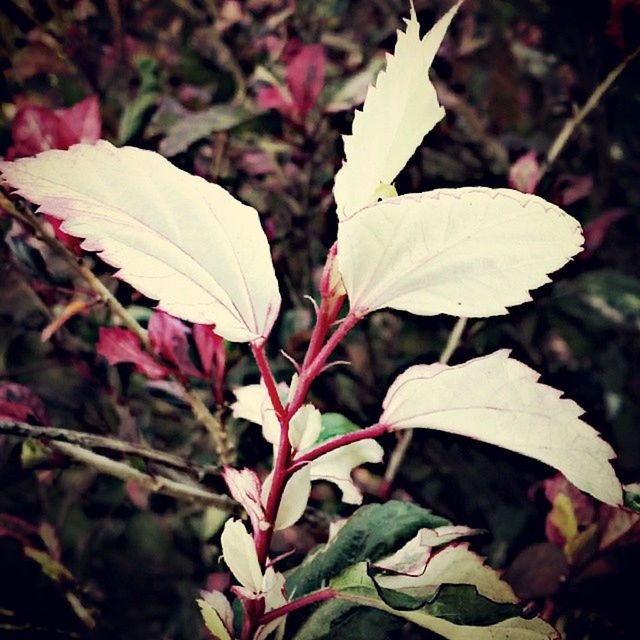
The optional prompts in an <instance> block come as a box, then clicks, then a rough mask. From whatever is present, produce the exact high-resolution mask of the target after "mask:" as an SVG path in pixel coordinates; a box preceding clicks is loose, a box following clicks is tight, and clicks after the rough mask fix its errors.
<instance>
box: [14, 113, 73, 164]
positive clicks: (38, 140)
mask: <svg viewBox="0 0 640 640" xmlns="http://www.w3.org/2000/svg"><path fill="white" fill-rule="evenodd" d="M11 134H12V136H13V141H14V146H13V147H12V149H11V156H12V157H13V158H17V157H24V156H34V155H36V154H37V153H40V152H41V151H47V150H48V149H66V148H67V147H68V146H69V145H70V144H73V133H72V132H71V131H70V129H69V128H68V127H67V125H66V124H64V123H62V122H61V120H60V118H59V117H58V116H57V115H56V113H54V112H53V111H52V110H51V109H47V108H46V107H40V106H38V105H33V104H27V105H24V106H23V107H20V109H18V112H17V113H16V116H15V118H14V119H13V122H12V123H11Z"/></svg>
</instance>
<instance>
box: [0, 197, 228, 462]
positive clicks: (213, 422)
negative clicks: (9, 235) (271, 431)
mask: <svg viewBox="0 0 640 640" xmlns="http://www.w3.org/2000/svg"><path fill="white" fill-rule="evenodd" d="M0 207H2V208H3V209H4V210H5V211H6V212H7V213H8V214H9V215H10V216H12V217H13V218H15V219H16V220H20V221H21V222H22V223H24V224H26V225H27V226H29V227H30V228H31V229H32V231H33V232H34V235H35V236H36V237H37V238H38V239H40V240H42V242H44V243H45V244H46V245H47V246H48V247H49V248H50V249H51V250H52V251H54V252H55V253H57V254H58V255H59V256H60V257H61V258H62V259H63V260H64V261H65V262H66V263H67V264H68V265H69V267H70V268H71V269H72V270H73V271H74V272H75V273H76V274H77V275H78V276H80V277H81V278H82V279H83V280H84V281H85V282H86V283H87V284H88V285H89V287H90V288H91V289H92V290H93V291H95V292H96V294H97V295H98V296H100V298H101V300H102V301H103V302H104V303H105V304H106V305H107V307H108V309H109V310H110V311H111V313H112V314H113V315H115V316H117V317H118V318H119V319H120V320H121V321H122V323H123V324H124V325H125V326H126V327H127V328H128V329H130V330H131V331H132V332H133V333H134V334H135V335H136V336H137V337H138V339H139V340H140V342H141V344H142V346H143V347H144V348H145V349H146V350H147V351H149V352H150V353H151V354H152V355H154V354H153V351H152V349H151V343H150V341H149V335H148V333H147V331H146V329H144V328H143V327H142V326H141V325H140V323H139V322H138V321H137V320H136V319H135V318H134V317H133V316H132V315H131V314H130V313H129V312H128V311H127V310H126V309H125V308H124V307H123V306H122V304H121V303H120V302H119V301H118V299H117V298H116V297H115V296H114V295H113V294H112V293H111V291H109V289H107V287H105V285H104V284H103V283H102V282H101V281H100V279H99V278H98V277H97V276H96V275H95V274H94V273H93V271H91V269H90V268H89V267H88V266H87V265H86V264H84V263H83V262H82V261H81V260H79V259H78V258H77V257H76V256H75V255H74V254H73V253H71V251H69V250H68V249H67V248H66V247H65V246H64V245H63V244H62V243H61V242H60V241H59V240H58V239H57V238H55V237H54V236H53V235H51V233H49V231H48V229H47V228H46V227H45V225H44V224H43V223H42V221H41V220H40V219H39V218H38V216H36V215H35V214H34V213H32V212H31V211H27V210H25V211H19V210H18V209H17V208H16V206H15V205H14V204H13V202H11V200H9V199H8V198H7V197H6V196H5V195H4V194H2V193H0ZM172 379H173V380H175V382H177V383H178V385H179V386H180V387H181V389H182V392H183V396H184V398H185V400H186V401H187V402H188V403H189V406H190V407H191V411H192V413H193V415H194V416H195V418H196V419H197V420H198V421H199V422H201V423H202V424H203V425H204V426H205V427H206V429H207V431H208V432H209V433H210V435H211V438H212V440H213V444H214V447H215V450H216V453H217V454H218V456H219V457H220V461H221V462H222V463H223V464H229V463H230V462H231V461H232V459H233V446H232V443H231V442H230V441H229V439H228V437H227V434H226V432H225V430H224V427H223V425H222V423H221V421H220V420H219V419H218V418H217V417H216V416H214V415H213V414H212V413H211V411H209V409H208V407H207V406H206V405H205V404H204V402H203V401H202V399H201V398H200V396H199V395H198V394H197V393H196V392H194V391H193V389H191V388H189V386H188V385H187V384H185V382H184V380H182V379H180V378H179V377H178V376H172Z"/></svg>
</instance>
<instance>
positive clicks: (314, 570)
mask: <svg viewBox="0 0 640 640" xmlns="http://www.w3.org/2000/svg"><path fill="white" fill-rule="evenodd" d="M448 524H450V522H449V521H448V520H446V519H445V518H441V517H440V516H436V515H434V514H433V513H431V512H430V511H428V510H427V509H423V508H421V507H419V506H417V505H415V504H412V503H409V502H399V501H396V500H391V501H390V502H387V503H385V504H371V505H366V506H364V507H360V508H359V509H358V510H357V511H356V512H355V513H354V514H353V515H352V516H351V517H350V518H349V520H348V521H347V523H346V524H345V525H344V526H343V527H342V529H340V531H339V532H338V533H337V534H336V536H335V537H334V538H333V539H332V540H331V541H330V542H328V543H327V544H326V545H324V546H322V547H320V548H319V549H318V550H316V551H315V552H312V554H311V555H310V556H309V559H308V561H307V562H306V563H305V564H303V565H301V566H300V567H298V568H297V569H295V570H294V571H293V572H292V573H291V574H290V575H289V577H288V579H287V591H288V593H293V591H294V589H295V594H296V596H298V597H299V596H301V595H303V594H305V593H309V592H310V591H313V590H315V589H318V588H320V587H321V586H322V585H323V584H325V583H326V582H327V581H328V580H329V579H330V578H332V577H334V576H336V575H338V574H339V573H340V572H341V571H343V570H344V569H346V568H347V567H349V566H351V565H353V564H356V563H358V562H363V561H375V560H378V559H380V558H382V557H383V556H385V555H389V554H390V553H393V552H394V551H396V550H397V549H399V548H400V547H401V546H402V545H404V544H405V543H406V542H408V541H409V540H410V539H411V538H412V537H413V536H414V535H415V534H416V533H417V532H418V529H421V528H430V529H434V528H436V527H441V526H444V525H448Z"/></svg>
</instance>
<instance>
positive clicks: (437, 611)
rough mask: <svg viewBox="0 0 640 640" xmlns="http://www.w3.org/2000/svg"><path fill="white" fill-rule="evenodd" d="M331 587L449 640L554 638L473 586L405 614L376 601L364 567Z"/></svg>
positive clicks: (450, 589)
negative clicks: (483, 594)
mask: <svg viewBox="0 0 640 640" xmlns="http://www.w3.org/2000/svg"><path fill="white" fill-rule="evenodd" d="M330 584H331V587H332V588H333V589H335V590H336V592H337V598H338V599H342V600H346V601H347V602H351V603H353V604H355V605H359V606H363V607H373V608H375V609H378V610H380V611H384V612H386V613H391V614H393V615H396V616H398V617H400V618H403V619H405V620H408V621H409V622H412V623H414V624H416V625H418V626H419V627H422V628H423V629H429V630H430V631H433V632H435V633H437V634H439V635H441V636H443V637H444V638H448V639H449V640H549V639H551V638H555V637H557V636H556V632H555V630H554V629H553V627H551V626H550V625H549V624H547V623H546V622H544V621H543V620H541V619H540V618H534V619H531V620H526V619H524V618H521V617H517V616H513V615H512V613H513V611H514V609H513V607H514V606H515V605H511V604H509V603H496V602H492V601H490V600H489V599H488V598H485V597H482V596H479V594H478V592H477V589H476V588H475V586H473V585H443V586H446V587H447V588H446V589H445V590H444V591H443V590H442V589H440V590H439V591H438V593H437V594H436V596H435V598H434V600H433V602H432V604H431V605H427V606H426V607H424V608H421V609H418V610H415V611H408V610H401V609H394V608H393V607H390V606H389V605H388V604H386V603H385V602H384V601H383V600H382V599H381V598H380V597H379V594H378V591H377V589H376V586H375V584H374V583H373V581H372V580H371V578H370V577H369V576H368V575H367V567H366V564H365V563H359V564H357V565H355V566H353V567H349V568H348V569H347V570H346V571H344V572H343V573H342V574H340V575H339V576H338V577H336V578H334V579H333V580H332V581H331V583H330ZM461 587H462V588H461ZM468 587H471V589H469V588H468ZM487 601H488V602H487ZM505 604H506V605H507V606H506V607H505ZM430 607H432V608H430ZM323 608H324V606H322V607H320V608H318V610H316V612H314V615H313V616H312V617H315V619H316V624H317V625H318V626H322V625H321V621H322V616H323V615H325V613H324V612H323V611H322V609H323ZM516 608H517V609H518V610H519V608H518V607H516ZM470 620H471V621H476V620H477V621H481V622H482V625H478V624H470V623H469V621H470ZM310 637H312V636H307V638H310ZM336 637H338V636H337V635H336ZM307 638H305V640H307ZM296 640H300V638H297V639H296Z"/></svg>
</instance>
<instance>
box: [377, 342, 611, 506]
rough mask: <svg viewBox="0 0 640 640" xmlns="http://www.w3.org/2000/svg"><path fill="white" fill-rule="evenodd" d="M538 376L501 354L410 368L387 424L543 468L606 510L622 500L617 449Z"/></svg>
mask: <svg viewBox="0 0 640 640" xmlns="http://www.w3.org/2000/svg"><path fill="white" fill-rule="evenodd" d="M538 378H539V375H538V374H537V373H536V372H535V371H533V370H532V369H530V368H529V367H527V366H525V365H524V364H522V363H521V362H518V361H517V360H514V359H512V358H509V351H507V350H502V351H497V352H496V353H493V354H491V355H488V356H484V357H481V358H475V359H474V360H470V361H469V362H466V363H465V364H461V365H457V366H454V367H450V366H447V365H442V364H432V365H417V366H413V367H410V368H409V369H407V370H406V371H405V372H404V373H403V374H401V375H400V376H398V378H396V380H395V382H394V383H393V384H392V385H391V387H390V388H389V391H388V392H387V395H386V398H385V400H384V403H383V408H384V412H383V414H382V416H381V418H380V423H381V424H385V425H388V426H389V427H390V428H392V429H413V428H420V427H422V428H426V429H435V430H438V431H446V432H449V433H455V434H459V435H464V436H468V437H471V438H474V439H475V440H481V441H482V442H488V443H490V444H494V445H496V446H498V447H503V448H504V449H509V450H511V451H515V452H517V453H521V454H523V455H526V456H529V457H531V458H535V459H536V460H540V461H542V462H544V463H546V464H548V465H550V466H552V467H554V468H556V469H558V470H559V471H561V472H562V473H563V474H564V475H565V476H566V477H567V479H568V480H569V481H570V482H572V483H573V484H574V485H575V486H576V487H578V488H579V489H581V490H582V491H585V492H587V493H590V494H591V495H592V496H594V497H596V498H598V499H599V500H601V501H602V502H606V503H607V504H612V505H617V504H620V502H621V500H622V488H621V486H620V483H619V481H618V479H617V478H616V475H615V473H614V471H613V468H612V466H611V464H610V463H609V459H611V458H613V457H614V455H615V454H614V452H613V450H612V449H611V447H610V446H609V445H608V444H607V443H606V442H605V441H604V440H602V439H601V438H600V436H599V435H598V433H597V432H596V431H595V430H594V429H593V428H592V427H590V426H589V425H588V424H586V423H585V422H583V421H582V420H580V415H582V413H583V410H582V409H581V408H580V407H579V406H578V405H577V404H576V403H575V402H573V401H572V400H568V399H563V398H561V395H562V394H561V392H560V391H557V390H556V389H554V388H552V387H549V386H547V385H544V384H540V383H538V382H537V380H538Z"/></svg>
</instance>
